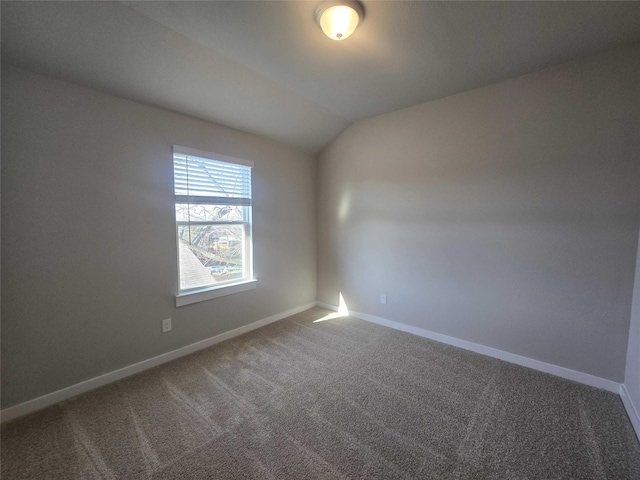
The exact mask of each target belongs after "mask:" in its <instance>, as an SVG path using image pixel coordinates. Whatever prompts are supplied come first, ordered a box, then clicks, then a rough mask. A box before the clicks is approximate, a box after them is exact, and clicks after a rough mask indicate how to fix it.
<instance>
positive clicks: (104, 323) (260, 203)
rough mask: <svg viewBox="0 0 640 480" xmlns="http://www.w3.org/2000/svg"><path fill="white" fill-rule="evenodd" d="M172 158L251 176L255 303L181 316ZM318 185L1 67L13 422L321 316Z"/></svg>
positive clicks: (278, 149) (279, 164) (124, 107)
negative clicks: (104, 381)
mask: <svg viewBox="0 0 640 480" xmlns="http://www.w3.org/2000/svg"><path fill="white" fill-rule="evenodd" d="M172 144H178V145H183V146H188V147H192V148H196V149H200V150H206V151H211V152H215V153H221V154H224V155H231V156H235V157H240V158H246V159H249V160H253V161H254V162H255V168H254V172H253V184H254V204H255V206H254V211H253V216H254V229H253V237H254V254H255V274H256V277H257V278H258V284H257V288H256V290H253V291H249V292H244V293H239V294H235V295H231V296H226V297H223V298H219V299H215V300H210V301H207V302H203V303H198V304H195V305H189V306H185V307H181V308H179V309H176V308H175V299H174V294H175V291H176V282H177V277H176V276H177V273H176V272H177V267H176V242H175V224H174V213H173V208H174V207H173V190H172V189H173V177H172V176H173V166H172V156H171V146H172ZM314 175H315V159H314V158H312V157H311V156H309V155H307V154H304V153H300V152H298V151H296V150H293V149H291V148H288V147H285V146H282V145H279V144H277V143H275V142H272V141H267V140H263V139H261V138H259V137H256V136H253V135H249V134H246V133H242V132H238V131H234V130H232V129H229V128H226V127H222V126H218V125H213V124H210V123H206V122H203V121H199V120H195V119H193V118H189V117H185V116H182V115H178V114H174V113H171V112H168V111H164V110H160V109H156V108H151V107H147V106H143V105H139V104H136V103H133V102H129V101H126V100H122V99H119V98H115V97H112V96H109V95H105V94H102V93H99V92H96V91H92V90H88V89H85V88H81V87H77V86H74V85H70V84H67V83H64V82H60V81H56V80H53V79H49V78H46V77H41V76H38V75H33V74H30V73H26V72H23V71H20V70H16V69H14V68H11V67H6V66H3V68H2V227H3V228H2V262H3V264H2V407H3V408H6V407H9V406H12V405H15V404H17V403H20V402H23V401H26V400H29V399H33V398H35V397H38V396H40V395H43V394H46V393H49V392H52V391H55V390H58V389H60V388H63V387H67V386H69V385H72V384H75V383H77V382H80V381H82V380H86V379H88V378H92V377H95V376H97V375H100V374H102V373H106V372H109V371H112V370H115V369H118V368H121V367H124V366H127V365H130V364H132V363H135V362H138V361H141V360H144V359H148V358H150V357H153V356H155V355H159V354H162V353H165V352H168V351H171V350H174V349H176V348H179V347H182V346H184V345H188V344H191V343H193V342H196V341H198V340H202V339H205V338H208V337H211V336H214V335H217V334H219V333H222V332H226V331H229V330H231V329H233V328H236V327H239V326H242V325H245V324H248V323H251V322H253V321H256V320H259V319H261V318H265V317H268V316H270V315H274V314H277V313H280V312H283V311H286V310H288V309H291V308H294V307H297V306H300V305H304V304H307V303H309V302H313V301H314V300H315V293H316V286H315V278H316V272H315V218H314V212H315V205H314V195H315V193H314ZM167 317H172V318H173V330H172V331H171V332H170V333H168V334H162V333H161V324H160V322H161V320H162V319H163V318H167Z"/></svg>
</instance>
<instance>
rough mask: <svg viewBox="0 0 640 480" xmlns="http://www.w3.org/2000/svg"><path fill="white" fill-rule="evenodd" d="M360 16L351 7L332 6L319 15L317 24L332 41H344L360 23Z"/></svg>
mask: <svg viewBox="0 0 640 480" xmlns="http://www.w3.org/2000/svg"><path fill="white" fill-rule="evenodd" d="M360 17H361V15H360V14H359V12H358V11H357V10H356V9H355V8H353V7H352V6H351V5H334V6H332V7H329V8H327V9H326V10H323V11H322V12H321V13H320V17H319V19H318V23H320V28H322V31H323V32H324V33H325V35H326V36H327V37H329V38H331V39H332V40H344V39H345V38H347V37H348V36H349V35H351V34H352V33H353V32H354V30H355V29H356V27H357V26H358V24H359V23H360Z"/></svg>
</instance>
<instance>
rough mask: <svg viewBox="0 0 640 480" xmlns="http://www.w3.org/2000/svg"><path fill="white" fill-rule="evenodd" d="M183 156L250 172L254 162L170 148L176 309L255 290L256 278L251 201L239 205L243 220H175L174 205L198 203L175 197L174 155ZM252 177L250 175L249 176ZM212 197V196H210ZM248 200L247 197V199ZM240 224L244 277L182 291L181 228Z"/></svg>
mask: <svg viewBox="0 0 640 480" xmlns="http://www.w3.org/2000/svg"><path fill="white" fill-rule="evenodd" d="M176 154H178V155H186V156H194V157H200V158H204V159H209V160H213V161H217V162H223V163H230V164H233V165H241V166H244V167H248V168H250V169H252V168H253V166H254V163H253V162H252V161H249V160H244V159H240V158H235V157H230V156H228V155H220V154H217V153H213V152H206V151H203V150H196V149H194V148H189V147H182V146H179V145H173V151H172V155H171V158H172V164H173V167H174V168H173V179H174V221H175V229H176V230H175V238H176V247H177V252H176V253H177V267H178V271H177V273H178V278H177V280H178V282H177V293H176V307H181V306H184V305H190V304H192V303H197V302H202V301H205V300H210V299H213V298H219V297H222V296H225V295H232V294H234V293H239V292H244V291H248V290H253V289H255V288H256V282H257V281H256V279H255V278H254V276H253V241H252V229H253V218H252V214H253V206H252V203H251V201H249V204H248V205H246V204H243V205H240V206H242V207H243V208H242V216H243V219H242V220H230V221H226V220H222V221H220V220H212V221H207V220H203V221H196V222H192V221H184V220H178V216H177V213H176V208H175V207H176V206H177V205H178V204H180V205H184V204H187V205H189V204H191V205H198V204H200V203H199V202H198V201H197V200H198V198H195V197H190V196H189V195H177V194H176V193H175V182H176V176H175V175H176V170H175V155H176ZM250 175H251V176H252V173H250ZM199 198H200V199H206V197H199ZM213 198H215V197H213ZM250 199H251V197H249V200H250ZM203 204H210V205H234V204H236V205H239V204H238V203H237V201H236V200H234V198H232V197H231V198H229V203H226V202H222V203H220V202H215V203H208V201H206V200H205V201H204V202H203ZM194 224H196V225H207V226H208V225H242V226H243V227H244V228H243V234H244V248H243V249H242V266H243V276H242V278H240V279H232V280H228V281H225V282H224V283H222V284H218V285H217V284H210V285H206V286H200V287H193V288H188V289H181V282H180V268H181V264H180V237H179V234H178V232H179V228H180V227H181V226H183V227H184V226H187V227H188V226H191V225H194Z"/></svg>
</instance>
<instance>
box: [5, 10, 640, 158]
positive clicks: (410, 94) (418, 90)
mask: <svg viewBox="0 0 640 480" xmlns="http://www.w3.org/2000/svg"><path fill="white" fill-rule="evenodd" d="M362 3H363V5H364V9H365V19H364V22H363V23H362V24H361V26H360V27H359V28H358V29H357V30H356V32H355V33H354V34H353V35H352V36H351V37H350V38H348V39H346V40H344V41H341V42H336V41H333V40H330V39H328V38H327V37H325V36H324V35H323V33H322V31H321V30H320V29H319V27H318V26H317V25H316V23H315V21H314V12H315V10H316V9H317V7H318V6H319V5H320V4H321V1H288V2H284V1H275V2H274V1H257V2H245V1H229V2H221V1H211V2H187V1H177V2H153V1H149V2H147V1H144V2H6V1H3V2H2V4H1V10H0V15H1V18H2V25H1V27H2V62H3V63H7V64H11V65H14V66H17V67H21V68H25V69H28V70H32V71H35V72H39V73H44V74H47V75H50V76H54V77H58V78H62V79H65V80H68V81H71V82H74V83H77V84H81V85H85V86H88V87H91V88H95V89H98V90H102V91H105V92H108V93H112V94H115V95H119V96H122V97H125V98H129V99H132V100H135V101H138V102H143V103H146V104H152V105H157V106H160V107H163V108H168V109H171V110H174V111H178V112H182V113H185V114H188V115H192V116H195V117H199V118H202V119H205V120H209V121H213V122H217V123H221V124H224V125H228V126H230V127H234V128H237V129H240V130H244V131H248V132H252V133H256V134H258V135H262V136H265V137H268V138H273V139H276V140H279V141H282V142H285V143H288V144H291V145H294V146H297V147H299V148H302V149H304V150H307V151H310V152H315V151H318V150H319V149H321V148H322V147H323V146H324V145H326V144H327V143H328V142H330V141H331V140H332V139H333V138H335V137H336V136H337V135H338V134H340V133H341V132H342V131H343V130H344V129H345V128H346V127H348V126H349V125H350V124H351V123H353V122H355V121H358V120H361V119H364V118H367V117H371V116H374V115H379V114H382V113H386V112H390V111H394V110H398V109H400V108H404V107H408V106H411V105H415V104H419V103H423V102H426V101H429V100H434V99H437V98H442V97H445V96H448V95H451V94H455V93H458V92H462V91H465V90H470V89H473V88H477V87H480V86H483V85H487V84H490V83H494V82H497V81H500V80H504V79H507V78H512V77H516V76H519V75H523V74H526V73H529V72H532V71H535V70H540V69H543V68H545V67H548V66H551V65H554V64H558V63H562V62H566V61H569V60H571V59H574V58H578V57H580V56H584V55H587V54H591V53H596V52H599V51H603V50H606V49H610V48H614V47H617V46H621V45H623V44H627V43H633V42H638V41H640V2H578V1H569V2H524V1H514V2H426V1H424V2H420V1H415V2H408V1H391V2H386V1H367V0H364V1H363V2H362Z"/></svg>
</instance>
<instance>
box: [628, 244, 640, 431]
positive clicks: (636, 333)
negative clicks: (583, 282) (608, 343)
mask: <svg viewBox="0 0 640 480" xmlns="http://www.w3.org/2000/svg"><path fill="white" fill-rule="evenodd" d="M624 384H625V387H626V389H627V392H628V393H629V397H630V399H631V401H632V402H633V405H634V406H635V408H636V412H638V413H640V239H639V240H638V258H637V259H636V281H635V285H634V287H633V303H632V307H631V326H630V328H629V346H628V348H627V369H626V371H625V376H624ZM637 433H638V436H640V432H637Z"/></svg>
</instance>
